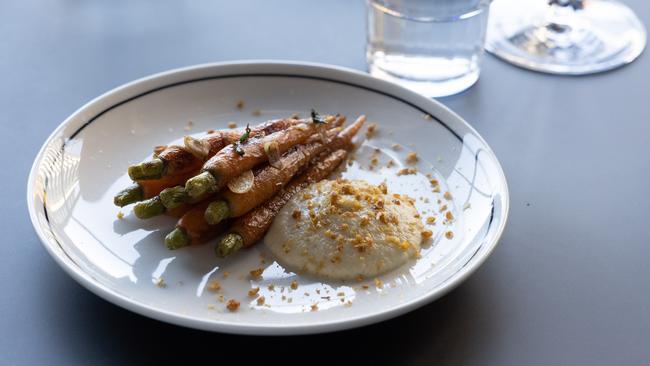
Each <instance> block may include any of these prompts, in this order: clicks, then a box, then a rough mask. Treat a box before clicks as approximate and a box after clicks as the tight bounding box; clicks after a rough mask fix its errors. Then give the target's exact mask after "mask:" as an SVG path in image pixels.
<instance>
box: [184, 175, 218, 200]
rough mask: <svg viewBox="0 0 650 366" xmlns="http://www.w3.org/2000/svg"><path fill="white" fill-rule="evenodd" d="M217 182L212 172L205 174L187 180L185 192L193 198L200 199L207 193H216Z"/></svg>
mask: <svg viewBox="0 0 650 366" xmlns="http://www.w3.org/2000/svg"><path fill="white" fill-rule="evenodd" d="M216 187H217V181H216V179H215V178H214V176H212V174H210V172H203V173H201V174H199V175H197V176H194V177H192V178H190V179H188V180H187V182H186V183H185V190H186V191H187V194H188V195H189V196H190V197H192V198H198V197H201V196H202V195H204V194H206V193H211V192H214V191H215V189H216Z"/></svg>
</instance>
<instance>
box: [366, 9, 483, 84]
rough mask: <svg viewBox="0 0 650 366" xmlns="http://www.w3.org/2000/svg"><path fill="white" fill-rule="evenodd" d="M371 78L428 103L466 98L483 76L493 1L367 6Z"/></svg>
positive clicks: (368, 52)
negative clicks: (451, 97) (462, 95)
mask: <svg viewBox="0 0 650 366" xmlns="http://www.w3.org/2000/svg"><path fill="white" fill-rule="evenodd" d="M367 5H368V43H367V54H366V56H367V59H368V67H369V71H370V73H371V74H372V75H374V76H376V77H379V78H382V79H388V80H390V81H394V82H397V83H399V84H401V85H403V86H406V87H408V88H410V89H412V90H415V91H416V92H418V93H421V94H424V95H426V96H429V97H440V96H446V95H451V94H456V93H458V92H461V91H463V90H465V89H467V88H469V87H470V86H472V85H473V84H474V83H475V82H476V80H477V79H478V76H479V71H480V68H479V65H480V59H481V57H482V54H483V43H484V40H485V29H486V25H487V17H488V8H489V1H488V0H368V1H367Z"/></svg>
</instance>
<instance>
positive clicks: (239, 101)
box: [236, 100, 246, 109]
mask: <svg viewBox="0 0 650 366" xmlns="http://www.w3.org/2000/svg"><path fill="white" fill-rule="evenodd" d="M245 105H246V104H245V103H244V101H243V100H238V101H237V104H236V107H237V109H244V107H245Z"/></svg>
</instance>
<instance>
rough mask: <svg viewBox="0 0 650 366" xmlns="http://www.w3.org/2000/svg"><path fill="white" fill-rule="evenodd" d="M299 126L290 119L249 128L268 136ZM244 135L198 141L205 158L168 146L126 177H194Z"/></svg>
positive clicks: (221, 135) (254, 133)
mask: <svg viewBox="0 0 650 366" xmlns="http://www.w3.org/2000/svg"><path fill="white" fill-rule="evenodd" d="M298 123H300V121H298V120H295V119H290V118H285V119H278V120H271V121H268V122H265V123H262V124H260V125H258V126H255V127H253V128H251V129H250V136H251V137H253V136H262V135H268V134H271V133H274V132H278V131H281V130H284V129H286V128H289V127H290V126H294V125H296V124H298ZM243 133H244V131H242V130H232V131H229V130H220V131H215V132H213V133H210V134H208V135H206V136H204V137H202V138H200V139H198V140H199V144H201V145H205V146H206V147H207V148H208V149H207V151H205V156H204V157H200V156H197V155H196V154H193V153H192V151H190V150H188V148H187V147H181V146H168V147H167V148H165V149H164V150H163V151H162V152H160V153H159V154H157V156H156V157H155V158H154V159H152V160H149V161H146V162H144V163H140V164H135V165H131V166H130V167H129V169H128V173H129V177H131V179H133V180H134V181H139V180H151V179H159V178H161V177H164V176H167V175H175V174H185V173H189V172H193V173H195V172H196V171H197V170H199V169H201V166H202V165H203V163H204V162H205V160H206V159H208V158H210V157H212V156H214V154H216V153H217V152H218V151H219V150H221V149H223V148H224V147H225V146H227V145H229V144H232V143H234V142H236V141H237V140H239V138H240V137H241V135H242V134H243Z"/></svg>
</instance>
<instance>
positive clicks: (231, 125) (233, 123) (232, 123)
mask: <svg viewBox="0 0 650 366" xmlns="http://www.w3.org/2000/svg"><path fill="white" fill-rule="evenodd" d="M228 128H237V123H235V122H228Z"/></svg>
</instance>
